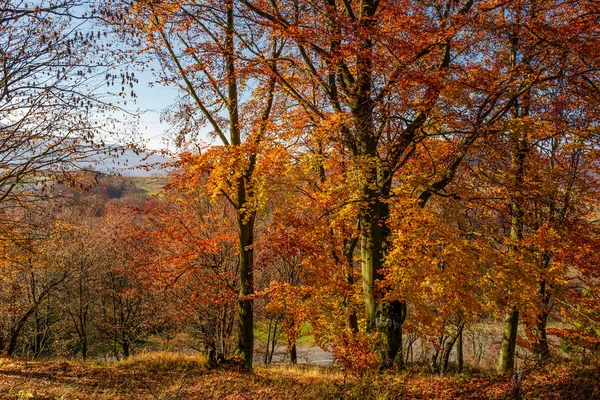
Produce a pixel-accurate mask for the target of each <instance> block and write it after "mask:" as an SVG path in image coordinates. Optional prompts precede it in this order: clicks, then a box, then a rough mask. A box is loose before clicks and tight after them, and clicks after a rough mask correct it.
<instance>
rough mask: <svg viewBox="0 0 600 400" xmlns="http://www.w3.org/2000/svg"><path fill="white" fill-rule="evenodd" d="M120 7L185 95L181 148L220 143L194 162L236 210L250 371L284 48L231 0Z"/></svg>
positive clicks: (242, 348) (241, 325)
mask: <svg viewBox="0 0 600 400" xmlns="http://www.w3.org/2000/svg"><path fill="white" fill-rule="evenodd" d="M120 6H121V7H123V8H122V9H123V10H124V11H126V12H127V11H128V12H130V13H131V16H130V17H127V18H126V21H125V25H126V27H125V31H126V33H127V34H133V36H134V37H137V38H140V39H141V40H142V45H141V46H142V49H143V50H144V51H147V52H149V54H151V55H152V56H153V57H156V58H158V60H159V62H160V63H161V65H162V68H163V69H162V72H161V75H160V81H161V82H162V83H165V84H173V85H176V86H178V87H179V88H180V89H181V90H182V92H183V93H184V95H183V96H182V98H181V100H180V102H179V104H178V105H177V111H176V112H175V114H174V118H172V120H173V121H175V122H176V124H178V125H179V128H180V130H179V132H178V144H180V145H182V146H184V147H185V145H190V144H191V143H193V140H194V139H197V138H198V137H199V136H201V133H202V131H203V130H204V129H205V127H208V128H209V129H210V130H211V135H213V137H216V138H217V140H218V141H219V142H220V145H219V146H215V147H212V148H210V149H208V150H206V152H205V153H204V154H202V155H201V156H199V157H198V158H197V159H196V160H195V162H196V163H197V167H196V168H198V169H201V170H203V171H204V172H205V173H207V174H210V176H211V179H209V183H208V185H207V186H206V190H207V191H208V192H210V193H212V194H214V195H217V196H225V197H226V198H227V200H228V201H229V203H230V204H231V206H232V207H233V208H234V209H235V210H236V213H237V230H238V251H239V270H238V271H239V290H238V310H237V311H238V329H237V335H238V344H237V351H236V354H237V355H239V356H240V357H241V359H242V360H243V361H244V363H245V365H246V366H247V367H248V368H251V367H252V353H253V346H254V333H253V308H252V307H253V305H252V304H253V300H252V298H251V295H252V294H253V292H254V283H253V269H254V247H253V246H254V234H255V233H254V230H255V229H254V225H255V220H256V213H257V209H258V206H259V203H260V177H257V174H258V172H257V164H258V163H259V160H260V157H261V153H262V152H264V151H265V149H267V148H268V147H269V146H273V142H272V141H269V140H267V134H268V131H269V124H270V120H271V114H272V110H273V104H274V98H275V89H276V87H275V83H276V82H275V78H274V77H273V74H274V73H275V71H276V64H275V61H274V60H275V59H276V58H277V56H278V54H279V52H280V48H281V45H280V43H279V42H278V41H277V40H274V39H271V38H269V37H268V36H266V35H265V34H263V33H262V30H261V29H260V27H259V26H258V25H255V26H248V25H247V24H246V23H245V22H246V21H244V20H242V19H240V18H238V15H237V13H238V11H237V9H236V4H235V2H234V1H233V0H227V1H209V2H201V1H198V2H194V1H192V2H179V1H167V2H160V3H156V2H151V1H148V2H146V1H136V2H132V3H131V4H127V2H125V3H120ZM105 14H106V16H107V17H108V18H113V19H116V21H117V22H120V21H119V19H120V18H121V17H122V15H117V13H116V12H115V11H114V10H112V9H111V8H107V9H106V10H105ZM190 139H191V140H192V142H190ZM200 147H202V146H200ZM188 148H189V147H188ZM192 148H193V147H192ZM197 182H199V181H197Z"/></svg>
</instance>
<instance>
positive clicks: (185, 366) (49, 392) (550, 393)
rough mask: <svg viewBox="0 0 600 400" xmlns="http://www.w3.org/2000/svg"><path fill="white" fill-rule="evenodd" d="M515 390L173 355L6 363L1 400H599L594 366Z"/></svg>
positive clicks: (483, 378)
mask: <svg viewBox="0 0 600 400" xmlns="http://www.w3.org/2000/svg"><path fill="white" fill-rule="evenodd" d="M515 382H516V381H515V380H514V379H513V378H511V377H494V376H492V375H486V374H484V373H463V374H460V375H454V374H452V375H448V376H446V377H440V376H437V375H431V374H428V373H424V372H416V371H414V370H413V371H408V372H401V373H390V372H386V373H376V374H371V375H366V376H363V377H362V378H359V377H351V376H347V377H344V374H343V372H342V371H341V370H339V369H336V368H333V367H328V368H326V367H318V366H295V367H291V366H284V365H271V366H257V367H256V368H255V371H254V373H253V374H248V373H244V372H243V371H241V370H240V369H239V368H237V367H235V366H233V365H226V366H222V367H219V368H214V369H209V368H207V366H206V363H205V360H204V359H203V358H202V357H199V356H188V355H181V354H174V353H158V354H156V353H154V354H153V353H150V354H146V355H141V356H136V357H133V358H132V359H130V360H127V361H122V362H118V363H111V364H95V363H89V362H88V363H82V362H77V361H24V360H18V359H14V358H0V398H1V399H40V400H41V399H165V400H166V399H172V400H175V399H268V400H274V399H513V398H522V399H600V365H598V364H595V363H578V364H576V363H571V364H564V363H561V364H555V365H551V366H548V367H544V368H538V369H535V370H530V371H525V372H523V375H522V376H521V380H520V384H519V385H517V384H516V383H515ZM517 387H519V390H518V391H519V395H517V393H516V392H517ZM517 396H519V397H517Z"/></svg>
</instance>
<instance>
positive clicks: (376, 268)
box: [360, 200, 383, 331]
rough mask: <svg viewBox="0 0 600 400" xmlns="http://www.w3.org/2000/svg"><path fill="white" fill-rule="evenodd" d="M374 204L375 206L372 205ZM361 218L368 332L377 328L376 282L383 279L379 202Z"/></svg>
mask: <svg viewBox="0 0 600 400" xmlns="http://www.w3.org/2000/svg"><path fill="white" fill-rule="evenodd" d="M371 203H373V204H371ZM367 207H368V209H367V210H366V211H365V212H364V213H363V215H362V217H361V228H362V232H361V241H360V250H361V261H362V264H361V278H362V284H363V296H364V301H365V311H366V316H367V331H374V330H375V329H376V327H377V311H378V300H377V298H376V294H375V281H376V280H378V279H381V278H382V275H381V270H382V264H383V235H382V229H381V222H382V221H381V219H380V217H379V207H380V205H379V201H378V200H372V201H371V202H370V204H369V205H368V206H367Z"/></svg>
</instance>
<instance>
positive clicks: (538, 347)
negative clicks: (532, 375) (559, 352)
mask: <svg viewBox="0 0 600 400" xmlns="http://www.w3.org/2000/svg"><path fill="white" fill-rule="evenodd" d="M540 297H541V300H542V311H541V312H540V313H539V314H538V316H537V321H536V323H535V329H534V334H535V343H534V344H533V352H534V354H535V357H536V359H537V361H538V362H541V363H543V362H545V361H548V359H549V358H550V348H549V346H548V335H547V333H546V325H547V323H548V307H549V304H550V296H549V295H548V293H547V291H546V281H541V282H540Z"/></svg>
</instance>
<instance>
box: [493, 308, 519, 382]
mask: <svg viewBox="0 0 600 400" xmlns="http://www.w3.org/2000/svg"><path fill="white" fill-rule="evenodd" d="M518 327H519V312H518V311H517V309H516V308H514V307H513V309H512V310H510V311H509V312H508V313H507V314H506V317H505V318H504V330H503V333H502V345H501V347H500V361H499V363H498V373H499V374H501V375H504V374H507V373H509V372H512V371H513V370H514V368H515V350H516V348H517V330H518Z"/></svg>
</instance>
